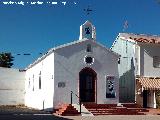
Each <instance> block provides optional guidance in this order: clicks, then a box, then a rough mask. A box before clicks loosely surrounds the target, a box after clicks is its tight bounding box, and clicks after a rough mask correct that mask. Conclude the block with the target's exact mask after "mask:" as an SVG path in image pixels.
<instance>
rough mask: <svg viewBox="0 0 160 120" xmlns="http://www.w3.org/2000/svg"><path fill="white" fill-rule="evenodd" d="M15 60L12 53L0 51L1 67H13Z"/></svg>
mask: <svg viewBox="0 0 160 120" xmlns="http://www.w3.org/2000/svg"><path fill="white" fill-rule="evenodd" d="M13 60H14V57H13V56H12V55H11V53H0V67H6V68H11V66H12V65H13V63H12V61H13Z"/></svg>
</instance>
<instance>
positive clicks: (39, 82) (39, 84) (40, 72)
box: [39, 71, 41, 89]
mask: <svg viewBox="0 0 160 120" xmlns="http://www.w3.org/2000/svg"><path fill="white" fill-rule="evenodd" d="M39 89H41V71H40V72H39Z"/></svg>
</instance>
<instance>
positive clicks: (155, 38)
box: [118, 33, 160, 44]
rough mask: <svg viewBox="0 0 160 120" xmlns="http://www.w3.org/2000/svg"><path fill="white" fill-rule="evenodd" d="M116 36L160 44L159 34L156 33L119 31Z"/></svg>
mask: <svg viewBox="0 0 160 120" xmlns="http://www.w3.org/2000/svg"><path fill="white" fill-rule="evenodd" d="M118 37H120V38H122V39H124V40H129V41H135V42H141V43H154V44H160V36H158V35H147V34H133V33H119V36H118Z"/></svg>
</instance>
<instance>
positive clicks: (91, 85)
mask: <svg viewBox="0 0 160 120" xmlns="http://www.w3.org/2000/svg"><path fill="white" fill-rule="evenodd" d="M96 79H97V74H96V72H95V71H94V70H93V69H91V68H89V67H86V68H84V69H82V70H81V71H80V72H79V93H80V94H79V96H80V99H81V101H82V102H95V100H96Z"/></svg>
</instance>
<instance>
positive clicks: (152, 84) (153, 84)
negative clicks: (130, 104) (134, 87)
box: [136, 77, 160, 90]
mask: <svg viewBox="0 0 160 120" xmlns="http://www.w3.org/2000/svg"><path fill="white" fill-rule="evenodd" d="M136 79H137V80H138V81H139V82H140V84H141V85H142V87H143V88H144V90H160V77H139V78H136Z"/></svg>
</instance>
